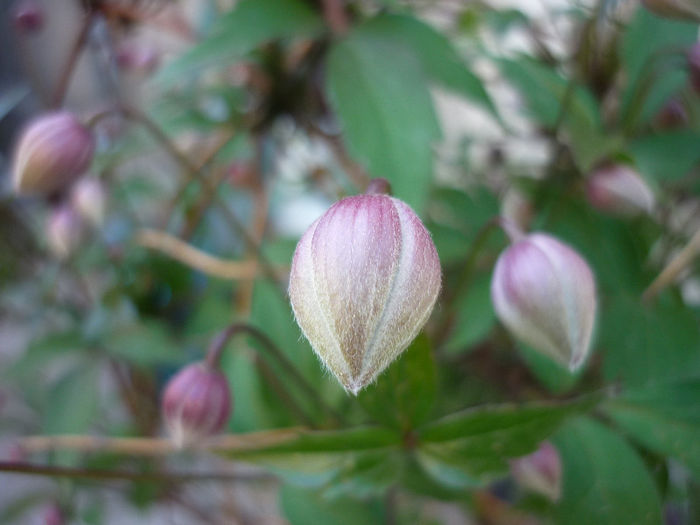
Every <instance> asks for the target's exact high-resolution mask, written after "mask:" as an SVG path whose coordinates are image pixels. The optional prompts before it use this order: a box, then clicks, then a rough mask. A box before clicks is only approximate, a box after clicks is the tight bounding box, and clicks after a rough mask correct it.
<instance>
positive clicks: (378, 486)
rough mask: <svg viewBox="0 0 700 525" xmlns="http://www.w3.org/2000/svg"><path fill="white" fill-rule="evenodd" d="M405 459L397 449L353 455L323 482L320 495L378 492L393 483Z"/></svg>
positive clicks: (356, 495)
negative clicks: (331, 476) (331, 477)
mask: <svg viewBox="0 0 700 525" xmlns="http://www.w3.org/2000/svg"><path fill="white" fill-rule="evenodd" d="M405 461H406V457H405V454H404V453H403V451H400V450H392V451H386V450H382V451H379V452H365V453H362V454H357V455H354V456H353V457H352V459H351V460H350V461H348V462H347V463H346V466H345V467H344V468H343V469H342V470H341V471H339V472H338V473H337V474H336V475H335V476H334V477H333V479H331V480H330V481H329V482H328V483H327V484H326V486H325V487H324V490H323V494H324V495H325V496H328V497H331V498H337V497H338V496H349V495H352V496H353V497H356V498H369V497H372V496H378V495H381V494H383V493H384V492H385V491H386V490H387V489H388V488H389V487H390V486H392V485H394V484H395V483H396V480H397V478H398V477H399V476H400V475H401V474H402V472H403V470H404V464H405Z"/></svg>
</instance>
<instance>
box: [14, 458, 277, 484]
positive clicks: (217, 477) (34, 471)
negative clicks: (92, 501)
mask: <svg viewBox="0 0 700 525" xmlns="http://www.w3.org/2000/svg"><path fill="white" fill-rule="evenodd" d="M0 472H5V473H8V474H24V475H30V476H50V477H60V478H75V479H93V480H124V481H152V482H157V483H164V484H173V483H183V482H188V481H259V480H262V479H275V478H274V477H273V476H271V475H269V474H263V473H260V474H235V473H232V472H133V471H129V470H108V469H89V468H72V467H56V466H50V465H36V464H33V463H18V462H7V461H2V462H0Z"/></svg>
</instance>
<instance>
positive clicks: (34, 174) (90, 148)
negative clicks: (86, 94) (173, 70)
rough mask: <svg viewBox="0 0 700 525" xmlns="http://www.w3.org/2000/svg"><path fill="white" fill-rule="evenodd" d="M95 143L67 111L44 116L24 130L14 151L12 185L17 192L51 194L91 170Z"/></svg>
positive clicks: (89, 134)
mask: <svg viewBox="0 0 700 525" xmlns="http://www.w3.org/2000/svg"><path fill="white" fill-rule="evenodd" d="M94 151H95V140H94V138H93V136H92V133H91V132H90V130H89V129H88V128H86V127H85V126H83V125H82V124H81V123H80V121H79V120H78V119H77V118H76V117H75V116H74V115H73V114H72V113H68V112H66V111H60V112H56V113H48V114H45V115H43V116H41V117H39V118H37V119H35V120H33V121H32V122H30V123H29V125H28V126H27V127H26V128H25V129H24V131H23V132H22V136H21V138H20V139H19V142H18V144H17V148H16V149H15V155H14V165H13V183H14V187H15V189H16V190H17V192H19V193H44V194H46V193H52V192H55V191H57V190H62V189H64V188H65V187H67V186H68V185H70V184H71V183H73V182H74V181H75V180H76V179H77V178H78V177H79V176H80V175H82V174H83V173H84V172H85V170H87V169H88V168H89V167H90V163H91V162H92V156H93V153H94Z"/></svg>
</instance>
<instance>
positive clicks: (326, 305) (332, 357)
mask: <svg viewBox="0 0 700 525" xmlns="http://www.w3.org/2000/svg"><path fill="white" fill-rule="evenodd" d="M385 190H386V184H384V183H382V181H378V182H373V183H372V184H371V187H370V188H369V191H371V192H381V191H385ZM439 291H440V261H439V259H438V255H437V251H436V249H435V245H434V244H433V241H432V239H431V238H430V234H429V233H428V231H427V230H426V229H425V226H423V224H422V223H421V221H420V219H419V218H418V216H417V215H416V214H415V213H414V212H413V210H411V208H410V207H409V206H408V205H407V204H405V203H404V202H402V201H400V200H399V199H396V198H393V197H390V196H388V195H383V194H378V193H372V194H365V195H357V196H354V197H346V198H345V199H342V200H340V201H338V202H336V203H335V204H334V205H333V206H332V207H331V208H330V209H329V210H328V211H327V212H326V213H325V214H323V215H322V216H321V217H320V218H319V219H318V220H317V221H316V222H314V223H313V224H312V225H311V227H310V228H309V229H308V230H307V231H306V233H304V235H303V236H302V238H301V240H300V241H299V244H298V245H297V247H296V251H295V253H294V259H293V261H292V269H291V275H290V281H289V296H290V299H291V303H292V309H293V310H294V315H295V317H296V320H297V323H299V326H300V327H301V330H302V332H303V333H304V335H305V336H306V337H307V339H308V340H309V342H310V343H311V346H312V347H313V349H314V351H315V352H316V354H317V355H318V357H319V358H320V359H321V361H322V362H323V363H324V364H325V365H326V366H327V367H328V369H329V370H330V371H331V372H332V373H333V374H334V375H335V376H336V378H337V379H338V380H339V381H340V383H341V384H342V385H343V387H345V389H346V390H348V391H350V392H352V393H353V394H357V393H358V392H359V391H360V390H361V389H362V388H363V387H365V386H367V385H368V384H369V383H371V382H372V381H374V380H375V379H376V378H377V376H378V375H379V374H380V373H381V372H382V371H383V370H384V369H385V368H386V367H387V366H389V364H390V363H391V362H392V361H393V360H394V359H396V358H397V357H398V356H399V355H400V354H401V352H403V351H404V350H405V349H406V347H407V346H408V345H409V344H410V342H411V341H412V340H413V339H414V338H415V337H416V335H418V332H419V331H420V329H421V328H422V327H423V325H424V324H425V322H426V321H427V320H428V317H429V316H430V312H431V311H432V309H433V306H434V305H435V301H436V300H437V296H438V293H439Z"/></svg>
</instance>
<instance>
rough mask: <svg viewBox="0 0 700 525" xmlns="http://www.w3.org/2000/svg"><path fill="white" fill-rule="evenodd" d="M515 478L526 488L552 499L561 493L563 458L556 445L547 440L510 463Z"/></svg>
mask: <svg viewBox="0 0 700 525" xmlns="http://www.w3.org/2000/svg"><path fill="white" fill-rule="evenodd" d="M510 472H511V474H512V476H513V479H515V481H516V482H517V483H518V484H520V485H521V486H523V487H524V488H526V489H530V490H532V491H533V492H537V493H539V494H542V495H543V496H545V497H547V498H549V499H550V500H551V501H557V500H558V499H559V496H560V495H561V475H562V469H561V458H560V457H559V452H558V451H557V449H556V448H554V445H552V444H551V443H549V442H548V441H545V442H543V443H541V444H540V447H539V448H538V449H537V450H536V451H535V452H533V453H532V454H528V455H527V456H522V457H520V458H517V459H514V460H513V461H511V463H510Z"/></svg>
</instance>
